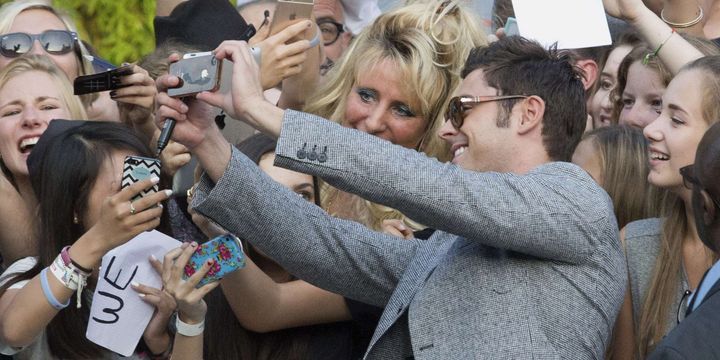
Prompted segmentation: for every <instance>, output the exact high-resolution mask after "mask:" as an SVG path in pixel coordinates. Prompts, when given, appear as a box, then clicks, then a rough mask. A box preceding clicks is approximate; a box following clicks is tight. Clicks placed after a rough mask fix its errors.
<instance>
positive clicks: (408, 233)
mask: <svg viewBox="0 0 720 360" xmlns="http://www.w3.org/2000/svg"><path fill="white" fill-rule="evenodd" d="M381 228H382V231H383V232H384V233H386V234H390V235H393V236H397V237H399V238H401V239H405V240H410V239H412V238H413V232H412V230H410V229H409V228H408V227H407V226H406V225H405V224H404V223H403V221H402V220H398V219H386V220H383V222H382V225H381Z"/></svg>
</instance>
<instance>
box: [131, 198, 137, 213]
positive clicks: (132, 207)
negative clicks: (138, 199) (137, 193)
mask: <svg viewBox="0 0 720 360" xmlns="http://www.w3.org/2000/svg"><path fill="white" fill-rule="evenodd" d="M136 212H137V210H136V209H135V205H134V204H133V203H132V201H131V202H130V215H135V213H136Z"/></svg>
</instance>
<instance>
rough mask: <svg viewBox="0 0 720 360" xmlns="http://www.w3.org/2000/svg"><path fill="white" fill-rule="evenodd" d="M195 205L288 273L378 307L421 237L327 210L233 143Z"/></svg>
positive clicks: (198, 193) (199, 191) (201, 186)
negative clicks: (370, 225)
mask: <svg viewBox="0 0 720 360" xmlns="http://www.w3.org/2000/svg"><path fill="white" fill-rule="evenodd" d="M193 207H194V208H195V210H196V211H198V212H199V213H201V214H203V215H205V216H206V217H208V218H210V219H212V220H213V221H215V222H216V223H218V224H219V225H221V226H222V227H224V228H225V229H227V230H228V231H230V232H231V233H233V234H235V235H237V236H239V237H240V238H244V239H247V240H248V241H250V242H251V243H252V244H253V246H256V247H257V248H258V249H260V251H262V252H263V253H265V254H266V255H268V256H270V257H271V258H272V259H274V260H276V261H277V262H278V263H279V264H281V265H282V266H283V267H284V268H285V269H286V270H288V271H289V272H290V273H291V274H293V275H295V276H297V277H299V278H301V279H303V280H305V281H308V282H310V283H312V284H314V285H316V286H318V287H321V288H323V289H326V290H329V291H332V292H335V293H338V294H341V295H343V296H345V297H348V298H351V299H355V300H358V301H362V302H364V303H368V304H372V305H375V306H384V305H385V304H386V303H387V301H388V299H389V298H390V295H391V294H392V292H393V290H394V288H395V286H396V284H397V283H398V281H399V279H400V276H401V275H402V273H403V271H404V270H405V268H406V267H407V265H408V264H409V262H410V260H411V259H412V257H413V255H414V253H415V250H416V247H417V245H418V243H419V240H403V239H399V238H396V237H394V236H390V235H387V234H383V233H378V232H374V231H372V230H369V229H368V228H366V227H364V226H362V225H360V224H359V223H355V222H352V221H345V220H340V219H336V218H333V217H331V216H329V215H328V214H327V213H326V212H325V211H323V210H322V209H321V208H319V207H318V206H316V205H315V204H313V203H310V202H308V201H306V200H303V199H302V198H300V197H299V196H298V195H297V194H295V193H294V192H292V191H290V190H288V189H287V188H285V187H284V186H282V185H280V184H278V183H276V182H275V181H273V180H272V179H271V178H270V177H268V176H267V175H265V173H264V172H262V171H261V170H260V169H259V168H258V167H257V165H255V163H254V162H252V161H251V160H250V159H248V158H247V157H246V156H245V155H243V154H242V153H241V152H240V151H238V150H237V149H235V147H233V149H232V157H231V160H230V163H229V165H228V167H227V169H226V170H225V173H224V174H223V176H222V178H221V179H219V181H218V182H217V184H214V183H213V182H212V180H210V178H209V177H207V175H203V178H202V180H201V182H200V184H199V185H198V187H197V190H196V192H195V196H194V199H193Z"/></svg>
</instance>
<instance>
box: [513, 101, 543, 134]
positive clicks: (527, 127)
mask: <svg viewBox="0 0 720 360" xmlns="http://www.w3.org/2000/svg"><path fill="white" fill-rule="evenodd" d="M519 105H521V107H520V109H521V111H522V113H521V114H520V121H519V123H518V134H521V135H524V134H526V133H528V132H530V131H532V130H533V129H535V128H536V127H539V126H541V124H542V119H543V116H544V115H545V100H543V99H542V98H541V97H539V96H537V95H531V96H528V97H527V99H525V100H523V101H522V103H521V104H519Z"/></svg>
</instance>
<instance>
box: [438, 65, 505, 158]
mask: <svg viewBox="0 0 720 360" xmlns="http://www.w3.org/2000/svg"><path fill="white" fill-rule="evenodd" d="M456 94H458V95H468V96H495V95H497V94H498V90H497V89H495V88H493V87H491V86H489V85H488V84H487V82H486V81H485V75H484V73H483V70H475V71H473V72H471V73H470V74H468V76H466V77H465V79H464V80H463V81H462V83H461V84H460V87H459V88H458V90H457V91H456ZM500 116H504V114H503V112H502V111H501V108H500V103H499V102H497V101H490V102H485V103H480V104H476V105H473V106H472V108H471V109H469V110H466V111H465V121H464V122H463V125H462V126H461V127H460V129H455V128H454V127H453V126H452V124H451V123H450V121H445V124H444V125H443V126H442V127H441V128H440V131H439V132H438V135H439V136H440V137H441V138H442V139H443V140H445V141H446V142H448V143H449V144H450V151H451V152H452V153H453V159H452V163H453V164H456V165H458V166H460V167H462V168H463V169H467V170H475V171H499V172H506V171H511V170H510V166H511V165H512V164H513V163H514V162H513V161H512V160H511V159H509V157H511V156H512V154H513V153H514V152H513V150H512V149H513V146H514V144H515V141H514V137H513V134H514V130H513V129H512V126H508V127H499V126H498V125H497V124H498V120H500V119H499V117H500ZM507 116H509V117H510V122H512V118H513V114H507Z"/></svg>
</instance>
